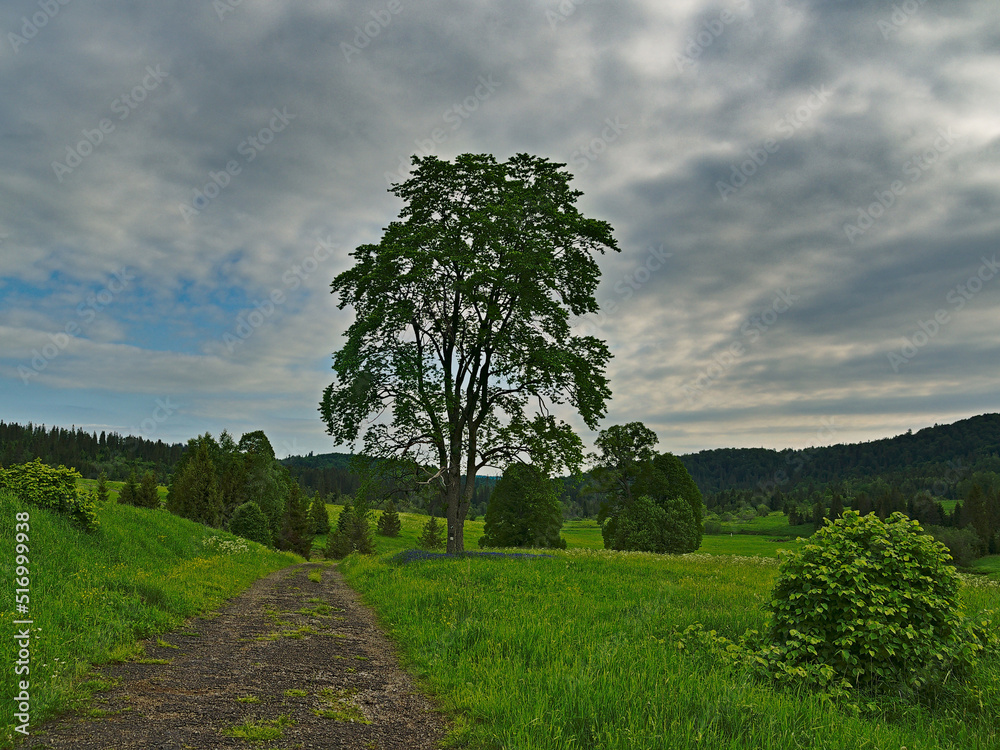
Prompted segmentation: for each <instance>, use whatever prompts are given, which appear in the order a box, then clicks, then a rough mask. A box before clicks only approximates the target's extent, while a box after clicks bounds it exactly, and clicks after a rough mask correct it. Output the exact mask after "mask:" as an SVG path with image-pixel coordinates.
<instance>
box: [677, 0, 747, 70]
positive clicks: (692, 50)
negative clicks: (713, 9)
mask: <svg viewBox="0 0 1000 750" xmlns="http://www.w3.org/2000/svg"><path fill="white" fill-rule="evenodd" d="M737 6H738V9H739V10H741V11H742V10H747V9H748V8H749V7H750V0H739V2H738V3H737ZM734 21H736V15H735V14H734V13H733V11H731V10H729V9H728V8H724V9H722V10H721V11H719V13H718V15H716V16H715V17H713V18H710V19H709V20H707V21H704V22H702V24H701V26H700V27H699V28H698V31H697V32H695V33H694V34H692V35H689V36H688V37H687V38H686V39H685V40H684V41H685V45H684V51H683V53H678V54H677V55H676V56H675V57H674V63H675V64H676V65H677V70H679V71H680V72H681V73H683V72H685V71H687V70H693V69H696V68H697V67H698V58H700V57H701V56H702V55H703V54H705V50H707V49H708V48H709V47H711V46H712V44H713V43H714V42H715V40H716V39H718V38H719V37H720V36H722V34H723V32H725V30H726V29H727V28H729V26H730V25H731V24H732V23H733V22H734Z"/></svg>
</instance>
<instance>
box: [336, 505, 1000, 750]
mask: <svg viewBox="0 0 1000 750" xmlns="http://www.w3.org/2000/svg"><path fill="white" fill-rule="evenodd" d="M415 518H420V517H415ZM408 526H409V527H410V529H409V530H407V527H408ZM413 527H416V531H419V523H415V522H414V520H413V519H412V518H407V517H406V516H405V515H404V516H403V528H404V535H413V539H414V540H415V534H414V528H413ZM564 531H565V532H567V538H568V539H569V538H571V536H572V535H581V536H582V535H585V534H588V533H592V532H590V531H588V529H587V527H586V525H584V524H578V525H577V526H576V528H572V527H571V528H569V529H564ZM598 534H599V531H598ZM467 537H468V538H469V539H470V540H471V539H472V537H471V535H469V534H468V532H467ZM577 538H578V539H579V537H577ZM711 539H713V538H711V537H706V540H711ZM715 539H718V540H720V542H722V541H725V540H730V542H729V543H730V544H732V545H733V546H734V548H735V547H736V545H737V542H738V543H739V544H741V545H743V546H742V550H747V549H749V548H750V546H752V545H751V543H760V544H766V543H767V542H766V540H765V539H760V538H756V537H751V536H739V535H736V536H733V537H731V538H730V537H728V536H727V537H716V538H715ZM378 543H379V544H380V547H379V550H380V552H381V553H382V554H380V555H378V556H376V557H360V556H356V555H352V556H351V557H349V558H348V559H347V560H346V561H344V562H343V563H341V569H342V570H343V571H344V573H345V576H346V577H347V580H348V582H349V583H350V584H351V585H352V586H354V587H355V588H357V589H358V590H359V591H361V592H362V594H363V595H364V597H365V599H366V601H368V602H369V603H370V604H371V605H372V606H373V607H374V608H375V609H376V611H377V612H378V614H379V617H380V618H381V620H382V622H383V623H384V624H385V626H386V627H387V628H388V629H389V631H390V632H391V633H392V635H393V637H394V639H395V640H396V641H397V642H398V643H399V644H400V648H401V650H402V653H403V655H404V659H405V660H406V662H407V663H408V665H409V666H410V667H411V669H412V670H413V671H415V672H416V673H417V674H418V676H419V677H420V678H421V679H422V680H424V681H425V682H426V684H427V686H428V688H429V689H430V690H431V692H432V693H433V694H435V695H436V696H437V697H438V698H439V700H440V701H441V702H442V704H443V705H444V706H445V708H446V709H448V710H450V712H451V713H452V715H453V716H454V717H455V718H456V721H457V723H458V728H457V730H456V732H455V733H454V734H453V736H452V741H453V742H454V743H455V744H461V745H466V744H467V745H468V746H469V747H474V748H517V749H518V750H528V749H529V748H539V749H540V748H545V749H546V750H548V749H553V750H556V749H559V750H561V749H563V748H565V749H567V750H568V749H569V748H574V749H576V748H595V749H596V748H601V749H605V748H606V749H608V750H626V749H629V750H631V748H670V749H671V750H673V749H675V748H713V749H714V748H731V749H734V750H735V749H737V748H738V749H740V750H759V749H761V748H768V749H770V748H775V749H778V748H780V749H782V750H785V749H787V750H792V749H793V748H794V749H796V750H798V748H838V749H843V750H855V748H862V747H868V748H893V749H894V750H895V749H897V748H902V747H906V748H909V749H910V750H913V749H914V748H956V750H957V749H958V748H962V750H969V749H976V748H983V749H985V748H996V747H998V746H1000V735H998V734H997V728H996V726H995V718H996V716H998V715H1000V662H998V659H997V658H995V657H993V658H991V659H989V660H987V661H985V662H984V663H983V664H982V665H981V666H980V668H979V669H978V670H977V672H976V674H975V675H973V679H972V684H971V686H970V687H969V688H968V689H967V690H965V691H964V692H963V693H961V695H962V696H964V697H963V698H962V699H961V700H959V699H948V700H944V699H941V700H939V701H938V702H937V703H936V704H934V705H931V704H929V703H928V704H927V705H912V704H904V703H901V702H895V703H894V702H892V701H888V702H883V703H879V704H877V705H873V706H865V705H864V704H862V705H861V706H860V707H858V708H857V709H852V708H848V707H845V706H844V705H843V704H836V703H832V702H830V701H828V700H824V699H823V698H821V697H818V696H815V695H811V694H806V693H795V692H789V691H776V690H774V689H772V688H771V687H770V686H768V685H764V684H761V683H758V682H755V681H753V680H750V679H748V677H747V676H746V675H741V674H736V673H732V672H729V671H726V670H725V669H723V668H722V667H720V666H717V665H716V664H714V663H713V662H711V661H709V660H708V659H707V658H706V657H699V656H698V655H689V654H685V653H682V652H680V651H679V650H678V648H677V646H676V642H677V640H678V639H677V635H678V633H679V632H681V631H683V629H684V628H686V627H687V626H688V625H690V624H693V623H695V622H700V623H702V624H703V625H704V626H705V627H706V628H710V629H714V630H716V631H718V632H719V633H720V634H721V635H725V636H728V637H730V638H738V637H739V636H740V635H741V634H742V633H743V632H745V631H746V630H747V629H748V628H754V629H758V630H761V629H763V628H764V627H765V626H766V623H767V600H768V598H769V596H770V591H771V588H772V586H773V583H774V579H775V576H776V573H777V570H778V562H777V560H775V559H773V557H762V556H746V555H744V556H726V555H709V554H703V553H701V554H695V555H686V556H657V555H650V554H643V553H611V552H606V551H603V550H596V549H593V548H590V549H588V548H586V547H578V548H576V549H569V550H567V551H565V552H561V551H560V552H547V551H542V550H539V551H538V552H545V553H546V554H549V555H550V556H549V557H543V558H537V559H516V560H515V559H496V558H464V559H434V560H426V561H420V562H414V563H410V564H407V565H403V566H399V565H396V564H393V563H392V562H391V561H390V558H391V556H392V553H393V552H395V551H397V550H398V549H401V548H405V547H406V546H413V544H412V543H411V540H410V539H409V538H406V539H405V540H404V539H403V537H401V538H400V539H398V540H385V539H384V538H382V537H379V538H378ZM467 546H469V547H470V548H472V547H473V546H474V544H473V543H470V544H468V545H467ZM783 546H785V547H788V546H789V543H785V544H784V545H783ZM774 547H775V545H774V544H773V543H772V544H771V548H772V549H773V548H774ZM968 580H969V581H970V583H969V584H968V585H967V586H966V587H965V588H964V589H963V601H964V604H965V607H966V608H967V610H968V611H970V612H978V611H980V610H982V609H984V608H987V607H994V608H996V607H997V606H998V605H1000V585H998V584H997V583H996V582H995V581H989V580H982V579H980V580H973V579H971V578H970V579H968Z"/></svg>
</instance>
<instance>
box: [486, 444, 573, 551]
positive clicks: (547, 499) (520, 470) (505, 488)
mask: <svg viewBox="0 0 1000 750" xmlns="http://www.w3.org/2000/svg"><path fill="white" fill-rule="evenodd" d="M560 529H562V509H561V508H560V506H559V498H558V496H557V495H556V491H555V487H554V486H553V483H552V480H550V479H549V478H548V477H547V476H545V475H544V474H543V473H542V472H541V471H539V469H537V468H536V467H534V466H529V465H527V464H521V463H515V464H511V465H510V466H508V467H507V470H506V471H505V472H504V475H503V477H502V478H501V479H500V481H499V482H497V484H496V487H494V488H493V492H492V493H490V501H489V505H488V506H487V508H486V521H485V524H484V526H483V532H484V534H483V536H482V537H481V538H480V539H479V546H480V547H551V548H554V549H566V540H565V539H563V538H562V537H560V536H559V531H560Z"/></svg>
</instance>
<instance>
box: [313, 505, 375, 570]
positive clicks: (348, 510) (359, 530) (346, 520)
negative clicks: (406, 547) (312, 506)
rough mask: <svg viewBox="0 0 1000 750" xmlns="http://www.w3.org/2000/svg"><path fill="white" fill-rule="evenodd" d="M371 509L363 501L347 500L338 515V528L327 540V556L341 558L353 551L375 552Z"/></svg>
mask: <svg viewBox="0 0 1000 750" xmlns="http://www.w3.org/2000/svg"><path fill="white" fill-rule="evenodd" d="M369 515H370V514H369V511H368V508H367V506H366V505H365V503H364V502H363V501H356V502H355V503H354V504H351V502H350V501H349V500H345V502H344V509H343V510H342V511H341V512H340V515H339V516H338V517H337V530H336V531H335V532H333V533H332V534H330V536H329V537H328V538H327V542H326V551H325V552H324V554H325V555H326V557H329V558H334V559H340V558H344V557H347V556H348V555H349V554H351V553H352V552H358V553H360V554H362V555H373V554H375V541H374V540H373V539H372V532H371V526H370V525H369V523H370V522H369Z"/></svg>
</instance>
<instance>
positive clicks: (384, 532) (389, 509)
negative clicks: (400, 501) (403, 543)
mask: <svg viewBox="0 0 1000 750" xmlns="http://www.w3.org/2000/svg"><path fill="white" fill-rule="evenodd" d="M402 527H403V525H402V522H401V521H400V520H399V513H398V512H397V511H396V503H394V502H393V501H392V500H390V501H389V502H388V503H386V505H385V510H383V511H382V515H380V516H379V517H378V533H379V535H380V536H399V531H400V529H402Z"/></svg>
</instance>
